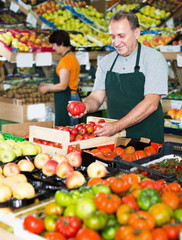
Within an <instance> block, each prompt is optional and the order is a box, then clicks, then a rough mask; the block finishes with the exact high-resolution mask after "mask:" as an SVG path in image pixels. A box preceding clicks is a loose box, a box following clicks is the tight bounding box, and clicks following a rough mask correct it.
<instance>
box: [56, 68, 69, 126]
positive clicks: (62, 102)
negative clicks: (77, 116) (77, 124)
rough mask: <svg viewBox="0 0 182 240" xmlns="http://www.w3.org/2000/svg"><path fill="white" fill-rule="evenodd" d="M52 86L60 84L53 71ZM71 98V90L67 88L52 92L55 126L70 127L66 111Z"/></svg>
mask: <svg viewBox="0 0 182 240" xmlns="http://www.w3.org/2000/svg"><path fill="white" fill-rule="evenodd" d="M53 79H54V80H53V82H54V84H57V83H59V82H60V79H59V76H58V75H57V74H56V71H54V78H53ZM70 98H71V90H70V88H69V87H67V89H66V90H64V91H60V92H54V105H55V126H68V125H70V117H69V115H68V111H67V105H68V101H70Z"/></svg>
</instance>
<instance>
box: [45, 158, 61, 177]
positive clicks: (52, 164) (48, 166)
mask: <svg viewBox="0 0 182 240" xmlns="http://www.w3.org/2000/svg"><path fill="white" fill-rule="evenodd" d="M57 165H58V162H56V161H55V160H48V161H47V162H46V163H45V164H44V165H43V167H42V172H43V174H45V175H46V176H48V177H50V176H53V175H54V174H56V168H57Z"/></svg>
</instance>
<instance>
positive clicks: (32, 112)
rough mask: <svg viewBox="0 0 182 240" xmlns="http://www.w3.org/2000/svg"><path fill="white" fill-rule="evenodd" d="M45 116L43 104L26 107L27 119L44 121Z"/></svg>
mask: <svg viewBox="0 0 182 240" xmlns="http://www.w3.org/2000/svg"><path fill="white" fill-rule="evenodd" d="M45 115H46V110H45V104H44V103H40V104H32V105H28V108H27V119H28V120H34V119H44V118H45Z"/></svg>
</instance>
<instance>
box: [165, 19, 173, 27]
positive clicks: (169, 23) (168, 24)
mask: <svg viewBox="0 0 182 240" xmlns="http://www.w3.org/2000/svg"><path fill="white" fill-rule="evenodd" d="M166 25H167V27H168V28H172V27H174V21H173V18H170V19H169V20H168V21H167V22H166Z"/></svg>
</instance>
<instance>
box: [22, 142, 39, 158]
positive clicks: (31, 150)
mask: <svg viewBox="0 0 182 240" xmlns="http://www.w3.org/2000/svg"><path fill="white" fill-rule="evenodd" d="M37 153H38V149H37V147H36V146H35V144H32V143H31V144H25V145H24V146H23V155H24V156H25V155H37Z"/></svg>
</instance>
